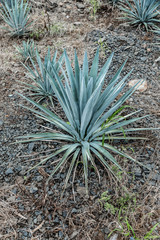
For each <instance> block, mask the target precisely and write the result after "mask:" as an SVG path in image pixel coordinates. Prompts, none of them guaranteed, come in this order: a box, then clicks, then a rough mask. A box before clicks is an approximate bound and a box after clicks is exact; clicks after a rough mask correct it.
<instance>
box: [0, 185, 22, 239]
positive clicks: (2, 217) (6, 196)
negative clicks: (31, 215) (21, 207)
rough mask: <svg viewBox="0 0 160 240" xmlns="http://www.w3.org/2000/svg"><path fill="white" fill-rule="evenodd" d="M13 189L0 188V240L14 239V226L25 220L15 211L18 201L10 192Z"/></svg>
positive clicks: (15, 235)
mask: <svg viewBox="0 0 160 240" xmlns="http://www.w3.org/2000/svg"><path fill="white" fill-rule="evenodd" d="M14 187H15V186H14V185H12V186H9V185H5V186H3V187H1V188H0V239H10V238H12V239H13V237H14V238H15V239H16V238H17V232H16V225H17V223H18V222H19V221H21V219H26V218H25V217H24V216H23V215H22V214H20V213H19V211H18V210H17V203H18V202H19V201H18V200H17V197H16V195H15V194H14V193H13V192H12V189H13V188H14Z"/></svg>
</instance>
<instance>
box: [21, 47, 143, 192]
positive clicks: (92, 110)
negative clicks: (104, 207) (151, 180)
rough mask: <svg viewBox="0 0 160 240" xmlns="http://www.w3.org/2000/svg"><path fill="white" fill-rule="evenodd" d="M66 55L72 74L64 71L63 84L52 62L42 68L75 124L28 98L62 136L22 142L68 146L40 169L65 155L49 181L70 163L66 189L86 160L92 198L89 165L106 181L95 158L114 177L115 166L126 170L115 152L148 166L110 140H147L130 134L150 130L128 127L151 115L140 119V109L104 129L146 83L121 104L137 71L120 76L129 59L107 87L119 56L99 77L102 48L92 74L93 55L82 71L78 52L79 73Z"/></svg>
mask: <svg viewBox="0 0 160 240" xmlns="http://www.w3.org/2000/svg"><path fill="white" fill-rule="evenodd" d="M64 57H65V66H66V72H67V73H66V72H65V70H64V69H63V67H62V66H61V67H60V70H61V73H62V75H63V77H64V81H62V78H61V76H60V73H59V74H58V72H57V71H56V68H55V67H54V65H53V64H51V63H49V62H47V65H46V67H45V68H46V69H45V71H44V70H42V74H43V72H44V73H45V74H44V76H46V73H47V76H49V83H50V85H51V87H52V90H53V91H54V92H55V95H56V97H57V99H58V101H59V103H60V105H61V107H62V109H63V111H64V113H65V115H66V118H67V119H68V122H69V124H68V123H67V122H66V121H64V120H63V119H61V118H60V117H58V116H57V115H56V114H54V113H53V112H52V111H50V110H49V109H47V108H45V107H44V106H41V105H40V104H38V103H37V102H35V101H33V100H32V99H30V98H27V97H25V96H23V97H24V98H25V99H26V100H28V101H29V102H30V103H32V104H33V105H34V106H35V107H36V108H38V109H39V110H37V109H35V108H34V109H33V108H29V107H25V108H26V109H29V110H31V111H32V112H33V113H35V114H36V115H37V116H38V117H39V118H42V119H44V120H46V121H47V122H49V123H51V124H53V129H54V127H55V126H56V127H58V128H59V129H61V130H62V132H55V131H54V130H53V131H50V132H45V133H37V134H29V135H27V136H21V137H19V138H18V139H22V140H21V141H19V142H23V143H26V142H31V141H33V142H34V141H54V140H60V141H62V142H63V145H62V147H61V148H60V149H59V150H57V151H55V152H54V153H52V154H50V155H49V156H47V157H46V158H45V159H44V160H42V161H41V162H39V163H38V164H37V165H36V166H34V167H37V166H39V165H41V164H43V163H45V162H46V161H47V160H49V159H53V161H54V157H55V156H57V155H59V154H62V153H63V157H61V158H60V159H59V162H58V163H57V164H56V166H55V167H54V169H53V172H52V173H51V175H50V177H49V178H48V181H49V180H50V179H51V178H52V176H53V175H54V174H55V173H56V172H57V171H58V170H59V169H60V168H61V167H62V165H63V166H64V165H65V164H66V163H67V162H69V164H70V166H69V169H68V172H67V176H66V180H65V186H64V188H66V186H67V183H68V180H69V178H70V176H71V173H72V172H73V181H74V177H75V171H76V167H77V164H78V162H79V159H81V161H82V162H83V169H84V179H85V186H86V193H87V194H88V166H89V164H92V165H93V167H94V168H95V170H96V173H97V175H98V177H99V180H100V173H99V170H98V167H97V166H96V163H95V158H96V159H98V160H99V161H100V163H101V164H102V165H103V166H104V168H105V169H106V170H107V169H108V170H109V171H111V173H113V174H114V172H113V171H112V169H111V166H110V162H111V163H112V164H114V165H116V166H117V167H118V168H119V169H120V170H123V169H122V167H121V166H120V165H119V163H118V162H117V160H116V158H115V157H114V154H118V155H120V156H123V157H124V158H125V159H128V160H131V161H133V162H136V163H139V164H141V165H143V164H142V163H140V162H137V161H136V160H135V159H134V158H132V157H131V156H129V155H128V154H126V153H124V152H122V151H119V150H118V149H117V148H116V147H114V146H112V145H111V144H109V143H108V142H107V141H108V139H109V138H108V135H109V134H111V137H112V139H119V140H121V139H125V140H128V139H144V138H141V137H134V136H133V135H132V136H131V135H130V134H131V133H134V132H136V131H138V132H139V131H142V130H146V128H132V127H130V128H126V126H127V125H128V124H132V123H134V122H135V121H138V120H141V119H143V118H145V117H146V116H143V117H137V114H138V113H139V111H134V112H132V113H129V114H127V115H125V116H123V117H122V118H120V119H117V121H116V122H115V121H111V122H108V123H107V124H106V126H105V128H104V129H102V127H101V126H102V124H103V123H104V122H105V120H106V119H108V118H109V117H110V116H112V114H113V113H114V112H116V111H117V109H119V108H120V107H121V106H122V105H123V103H124V102H125V101H126V100H127V99H128V98H129V97H130V96H131V95H132V94H133V92H134V91H135V90H136V88H137V87H138V86H139V85H140V84H141V82H138V83H137V84H136V85H135V86H133V87H132V88H130V89H129V90H127V91H126V92H125V93H124V94H123V95H122V96H121V97H120V98H119V99H118V100H116V98H117V96H118V95H119V93H120V92H122V90H123V89H124V87H125V85H126V80H127V78H128V77H129V76H130V74H131V72H132V70H131V71H130V72H129V73H128V74H126V75H125V76H124V77H123V78H122V79H121V80H120V74H121V71H122V69H123V67H124V65H125V63H126V61H125V62H124V63H123V64H122V66H121V67H120V68H119V69H118V71H117V72H116V74H115V75H114V77H113V78H112V79H111V80H110V82H109V83H108V85H107V86H106V85H105V77H106V74H107V72H108V69H109V66H110V64H111V62H112V58H113V53H112V54H111V55H110V57H109V58H108V60H107V61H106V63H105V64H104V66H103V68H102V69H101V71H100V72H99V73H98V71H99V69H98V63H99V50H97V53H96V55H95V58H94V60H93V64H92V67H91V69H90V71H89V63H88V57H87V53H85V56H84V61H83V67H82V68H81V67H80V66H79V62H78V58H77V54H76V53H75V69H74V71H73V69H72V67H71V63H70V61H69V59H68V56H67V54H66V52H64ZM38 59H39V58H38ZM39 61H40V59H39ZM59 65H60V64H59ZM103 87H104V88H103ZM102 89H103V91H102ZM115 100H116V101H115ZM133 115H136V117H134V118H132V117H133ZM122 128H123V131H122ZM124 133H125V136H124ZM129 133H130V134H129ZM104 134H105V143H104V144H103V146H102V139H103V135H104ZM143 166H144V165H143ZM48 181H47V183H48Z"/></svg>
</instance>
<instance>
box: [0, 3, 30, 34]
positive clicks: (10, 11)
mask: <svg viewBox="0 0 160 240" xmlns="http://www.w3.org/2000/svg"><path fill="white" fill-rule="evenodd" d="M29 12H30V8H29V5H28V1H27V2H24V1H23V0H10V1H4V2H2V8H1V9H0V15H1V17H2V19H3V20H4V21H5V22H6V23H7V24H8V26H9V27H10V28H9V29H8V28H7V30H8V31H10V33H11V35H12V36H18V37H19V36H23V35H24V34H25V33H26V32H27V30H28V27H29V26H30V25H31V23H28V20H29Z"/></svg>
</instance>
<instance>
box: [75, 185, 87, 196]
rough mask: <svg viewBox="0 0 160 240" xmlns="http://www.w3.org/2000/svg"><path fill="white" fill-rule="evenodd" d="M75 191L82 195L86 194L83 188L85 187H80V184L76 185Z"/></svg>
mask: <svg viewBox="0 0 160 240" xmlns="http://www.w3.org/2000/svg"><path fill="white" fill-rule="evenodd" d="M77 192H78V193H79V194H80V195H82V196H84V195H86V188H85V187H80V186H78V187H77Z"/></svg>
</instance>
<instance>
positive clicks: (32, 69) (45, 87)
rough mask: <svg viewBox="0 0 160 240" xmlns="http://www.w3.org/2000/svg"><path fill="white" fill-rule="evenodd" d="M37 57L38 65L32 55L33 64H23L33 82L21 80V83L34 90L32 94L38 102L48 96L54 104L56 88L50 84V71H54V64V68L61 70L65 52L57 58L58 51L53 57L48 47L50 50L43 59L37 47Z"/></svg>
mask: <svg viewBox="0 0 160 240" xmlns="http://www.w3.org/2000/svg"><path fill="white" fill-rule="evenodd" d="M35 58H36V63H37V65H38V67H37V65H36V63H35V61H34V60H33V58H32V57H30V62H31V64H32V66H29V65H25V64H23V65H24V67H25V68H26V69H27V71H28V73H29V74H28V76H29V78H30V79H31V80H32V82H33V83H31V84H28V83H25V82H21V83H22V84H23V85H24V86H25V88H27V89H29V90H31V91H32V93H31V94H30V96H32V97H36V100H37V101H38V102H41V101H42V100H44V99H46V98H49V100H50V102H51V103H52V106H53V105H54V104H53V97H54V95H55V94H54V90H53V88H52V87H51V84H50V80H49V74H48V72H50V74H51V73H52V67H51V66H53V67H54V69H55V70H56V71H57V72H59V70H60V64H62V63H63V60H64V54H62V56H61V57H60V58H59V59H58V60H56V58H57V52H55V54H54V56H53V57H52V58H51V54H50V48H48V52H47V54H46V56H45V59H44V61H42V59H41V57H40V55H39V53H38V50H37V49H36V51H35Z"/></svg>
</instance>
